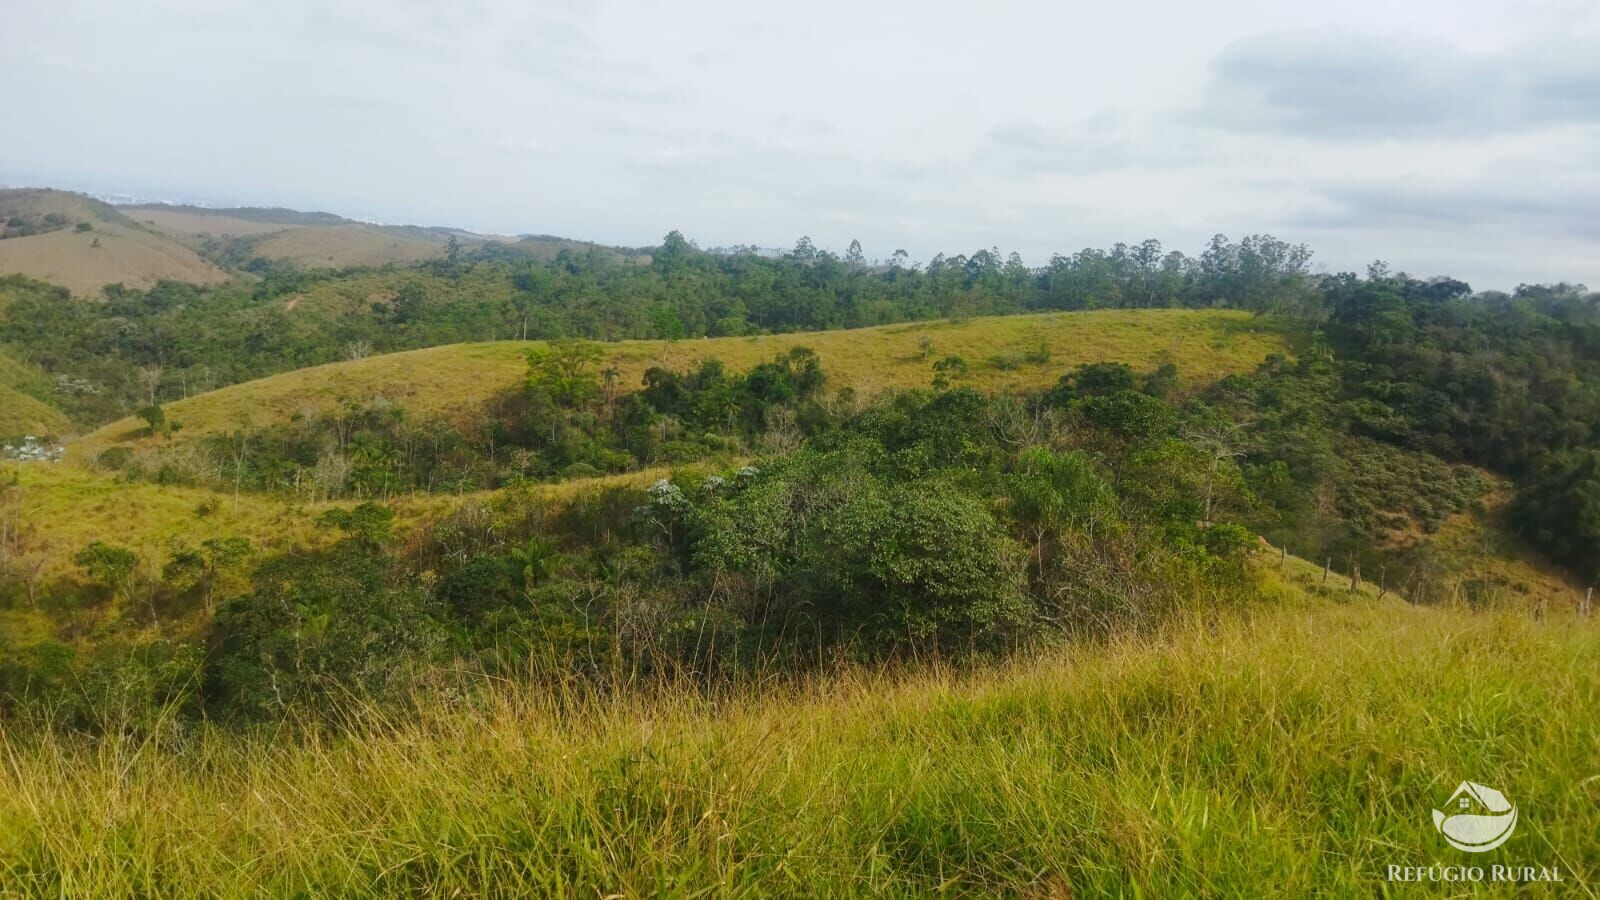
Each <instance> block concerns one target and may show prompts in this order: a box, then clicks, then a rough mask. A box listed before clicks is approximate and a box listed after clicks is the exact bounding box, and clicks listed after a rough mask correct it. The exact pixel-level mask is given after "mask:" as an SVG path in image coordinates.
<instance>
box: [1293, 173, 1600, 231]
mask: <svg viewBox="0 0 1600 900" xmlns="http://www.w3.org/2000/svg"><path fill="white" fill-rule="evenodd" d="M1320 196H1321V200H1322V204H1323V205H1322V208H1320V209H1316V210H1310V211H1306V212H1303V213H1301V214H1300V215H1299V216H1298V217H1296V219H1295V224H1296V225H1299V226H1302V227H1306V228H1316V229H1323V228H1342V229H1351V228H1368V229H1371V228H1427V229H1437V230H1475V229H1480V228H1492V229H1499V230H1502V231H1507V232H1509V231H1515V232H1517V233H1518V234H1520V235H1525V236H1529V235H1537V234H1540V233H1547V234H1557V235H1565V236H1567V237H1571V238H1577V239H1580V240H1588V241H1595V240H1600V220H1597V219H1596V218H1595V214H1594V211H1595V210H1597V209H1600V191H1595V190H1591V189H1577V190H1560V191H1555V190H1551V191H1538V192H1531V191H1528V190H1526V189H1519V188H1516V187H1512V186H1510V185H1505V184H1493V183H1478V184H1470V185H1434V184H1421V185H1418V184H1412V183H1393V184H1386V185H1345V186H1338V187H1332V188H1328V189H1325V190H1323V191H1321V192H1320Z"/></svg>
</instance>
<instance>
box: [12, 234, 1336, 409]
mask: <svg viewBox="0 0 1600 900" xmlns="http://www.w3.org/2000/svg"><path fill="white" fill-rule="evenodd" d="M1309 260H1310V252H1309V251H1308V250H1306V249H1305V248H1304V247H1303V246H1299V245H1290V244H1286V243H1284V242H1282V241H1279V240H1277V239H1275V238H1272V237H1267V236H1254V237H1249V238H1245V239H1244V240H1242V241H1239V242H1238V243H1231V242H1229V241H1227V240H1225V239H1224V238H1222V237H1220V236H1219V237H1217V238H1216V239H1214V240H1213V241H1212V242H1211V244H1210V245H1209V246H1208V247H1207V248H1206V249H1205V251H1204V252H1203V253H1202V254H1200V255H1199V256H1198V257H1189V256H1186V255H1184V254H1182V253H1178V252H1166V251H1164V250H1163V249H1162V247H1161V245H1160V244H1159V243H1158V242H1155V241H1145V242H1144V243H1142V244H1139V245H1137V246H1132V247H1130V246H1127V245H1123V244H1118V245H1116V246H1114V247H1112V248H1111V249H1109V250H1083V251H1080V252H1078V253H1076V254H1073V255H1071V256H1056V257H1054V258H1052V259H1051V260H1050V262H1049V264H1048V265H1046V266H1044V267H1042V268H1029V267H1028V266H1025V265H1024V264H1023V263H1022V260H1021V258H1020V257H1019V256H1018V255H1017V254H1015V253H1012V254H1002V253H1001V252H1000V251H999V250H995V249H990V250H979V251H976V252H974V253H972V254H970V255H962V254H956V255H953V256H945V255H943V254H941V255H939V256H936V257H934V258H933V259H932V260H931V261H929V262H928V263H927V264H926V265H916V264H913V263H911V262H910V261H909V259H908V258H907V257H906V256H905V255H904V254H903V253H897V254H896V255H894V256H893V257H891V258H890V259H889V260H888V261H887V262H869V261H868V260H867V259H866V258H865V257H864V256H863V255H862V253H861V252H860V250H859V248H858V247H855V246H854V245H853V246H852V250H851V251H850V252H848V253H846V254H845V255H844V256H838V255H835V254H832V253H829V252H826V251H823V250H819V249H817V248H816V247H814V246H813V245H812V244H811V242H810V241H809V240H806V239H802V240H801V241H800V242H799V243H798V244H797V245H796V246H795V248H794V249H793V250H792V251H790V252H788V253H784V254H779V255H767V254H761V253H757V252H754V251H749V250H742V251H738V252H719V253H709V252H703V251H700V250H698V249H696V248H695V247H694V246H693V245H692V244H691V243H690V242H688V241H687V240H685V239H684V238H683V237H682V236H681V235H679V234H677V233H676V232H674V233H672V234H669V235H668V236H667V237H666V239H665V240H664V242H663V244H662V246H661V247H659V248H657V249H656V250H655V251H654V252H653V255H652V257H651V260H650V262H649V264H648V265H641V264H638V263H636V262H634V261H632V260H631V259H628V258H624V257H619V256H617V255H616V254H615V253H613V252H610V251H606V250H604V249H601V248H592V249H589V250H584V251H579V250H572V249H568V250H563V251H562V252H561V253H560V254H559V255H558V256H557V257H556V258H555V259H553V260H551V261H548V262H541V261H537V260H531V259H528V258H526V257H525V256H520V255H503V254H501V253H500V252H499V251H497V250H496V249H495V248H494V247H493V246H492V245H491V246H489V247H486V248H483V249H480V250H475V251H472V252H465V251H462V252H458V253H456V254H453V255H452V256H450V257H448V258H446V259H443V260H439V261H436V262H430V263H425V264H422V265H419V266H416V267H410V268H388V269H382V270H348V271H342V272H335V271H314V272H307V271H300V270H297V269H295V268H294V267H292V266H289V265H286V264H282V263H268V262H266V261H264V260H262V261H259V263H258V264H254V265H252V266H251V267H250V268H251V270H252V271H253V272H254V275H255V279H254V280H253V281H250V282H244V281H239V282H233V283H230V284H225V285H220V286H216V287H209V288H202V287H196V286H193V285H187V284H180V283H163V284H159V285H157V286H155V287H153V288H151V289H150V290H147V291H135V290H127V289H124V288H121V287H119V286H112V287H110V288H109V289H108V290H107V291H106V295H105V297H104V298H103V299H99V300H85V299H74V298H72V297H70V296H69V295H68V294H67V292H66V291H64V290H62V289H59V288H54V287H51V286H48V285H44V284H41V283H39V282H31V281H28V280H26V279H23V278H21V277H17V276H12V277H9V278H3V279H0V310H3V312H0V346H3V347H5V348H6V349H7V350H8V351H9V352H11V353H12V354H13V355H15V356H16V357H17V358H20V359H23V360H25V361H27V362H29V363H31V364H33V365H35V366H38V367H40V368H42V369H43V370H44V371H46V372H47V373H49V375H50V376H51V378H52V379H54V380H55V382H56V384H57V388H58V390H57V393H56V396H55V398H54V399H55V403H56V405H57V406H58V407H60V408H61V409H63V410H64V411H66V412H67V413H68V414H69V415H71V416H72V417H73V419H74V420H75V421H77V422H79V423H81V424H84V425H95V424H100V423H103V422H106V421H109V420H111V419H115V418H119V417H122V416H125V415H129V414H132V413H133V412H135V411H137V410H139V409H142V408H144V407H147V406H151V405H155V404H158V403H161V402H165V401H170V400H173V399H177V398H180V397H184V396H188V395H189V394H192V393H198V392H201V391H205V390H210V389H213V388H216V387H221V386H223V385H227V384H233V383H236V382H239V381H244V380H248V379H251V378H256V377H260V376H264V375H269V374H273V373H277V372H283V371H288V370H291V369H295V368H302V367H305V366H310V365H317V364H321V363H327V362H332V361H337V360H340V359H348V358H355V357H360V356H365V355H367V354H371V353H383V352H391V351H396V350H406V349H415V348H419V347H427V346H435V345H439V344H448V343H456V342H461V341H483V340H496V339H576V338H582V339H591V340H621V339H629V338H659V339H677V338H690V337H701V336H725V335H744V334H760V333H774V332H793V331H811V330H826V329H837V328H856V327H862V326H868V325H881V324H888V323H892V322H902V321H912V320H921V319H933V318H942V317H965V316H976V315H1004V314H1012V313H1021V312H1029V311H1040V310H1071V309H1097V308H1106V307H1166V306H1190V307H1194V306H1228V307H1235V308H1241V309H1250V310H1257V311H1261V312H1277V313H1307V314H1310V313H1313V312H1314V310H1315V300H1316V296H1317V295H1316V290H1315V287H1316V286H1315V282H1314V281H1313V280H1312V279H1311V277H1310V276H1309V275H1308V269H1307V266H1308V264H1309Z"/></svg>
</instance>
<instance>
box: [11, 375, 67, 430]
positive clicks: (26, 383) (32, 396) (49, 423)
mask: <svg viewBox="0 0 1600 900" xmlns="http://www.w3.org/2000/svg"><path fill="white" fill-rule="evenodd" d="M50 388H51V384H50V379H49V377H48V376H46V375H45V374H44V373H43V372H41V371H39V370H38V369H36V368H33V367H32V366H25V365H23V364H22V363H19V362H17V361H16V360H14V359H11V358H10V357H8V356H5V355H4V354H0V439H3V438H6V437H19V436H21V435H24V434H35V435H46V434H49V435H58V434H64V433H66V432H67V431H68V430H69V429H70V427H71V425H70V423H69V422H68V421H67V417H66V416H65V415H63V414H62V413H61V411H60V410H58V409H56V408H55V407H53V406H51V405H50V404H48V403H46V402H44V400H42V399H41V398H42V397H48V396H49V395H50V393H49V392H50Z"/></svg>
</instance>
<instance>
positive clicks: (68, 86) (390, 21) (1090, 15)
mask: <svg viewBox="0 0 1600 900" xmlns="http://www.w3.org/2000/svg"><path fill="white" fill-rule="evenodd" d="M0 19H3V21H4V30H5V32H6V33H7V40H6V47H7V51H6V53H4V54H0V85H4V88H3V89H0V123H4V127H3V128H0V183H5V184H31V185H49V186H55V187H64V188H69V189H76V190H86V191H91V192H97V193H114V194H127V195H135V196H141V197H150V198H159V199H170V200H177V201H188V202H202V203H207V204H210V205H272V206H288V207H293V208H298V209H322V210H327V211H332V212H337V213H341V214H343V215H348V216H352V217H357V218H365V219H371V220H375V221H383V222H391V223H417V224H430V225H451V226H456V227H463V228H470V229H472V230H476V231H484V232H491V233H503V234H519V233H541V234H557V235H562V236H566V237H574V238H583V239H590V240H597V241H601V242H604V243H613V244H623V245H634V246H637V245H647V244H654V243H657V242H659V241H660V239H661V237H662V235H664V234H665V233H666V232H667V231H669V230H671V229H674V228H676V229H679V230H681V231H682V232H683V233H684V234H686V235H687V236H689V237H690V238H691V239H694V240H695V241H696V242H697V243H699V244H700V245H701V246H705V247H714V246H727V245H733V244H756V245H759V246H765V247H788V246H792V245H793V244H794V242H795V240H796V239H797V238H799V237H800V236H801V235H807V236H810V237H811V238H812V239H813V240H814V241H815V242H816V243H817V244H818V245H819V246H822V247H828V248H832V249H834V250H836V251H842V250H843V249H844V248H845V246H846V245H847V244H848V243H849V242H850V241H851V240H852V239H859V240H860V241H861V244H862V246H863V248H864V250H865V252H866V254H867V256H868V257H869V258H887V257H888V256H889V255H890V254H891V253H892V252H893V251H894V250H896V249H905V250H907V251H909V252H910V254H911V255H912V256H913V257H914V258H918V259H927V258H929V257H931V256H932V255H933V254H934V253H937V252H941V251H943V252H948V253H954V252H964V253H970V252H972V251H973V250H975V249H980V248H988V247H998V248H1000V249H1001V250H1002V251H1011V250H1016V251H1018V252H1020V253H1021V254H1022V256H1023V258H1024V259H1025V260H1027V261H1028V262H1029V263H1031V264H1043V263H1044V262H1046V261H1047V260H1048V259H1049V257H1050V255H1051V254H1052V253H1055V252H1063V253H1070V252H1073V251H1075V250H1078V249H1081V248H1083V247H1087V246H1094V247H1106V246H1109V245H1111V244H1113V243H1115V242H1117V241H1126V242H1129V243H1133V242H1137V241H1140V240H1143V239H1145V238H1150V237H1154V238H1156V239H1159V240H1160V241H1162V243H1163V244H1164V245H1165V246H1166V247H1167V248H1169V249H1178V250H1183V251H1184V252H1186V253H1198V252H1199V251H1200V250H1201V249H1202V248H1203V245H1204V243H1205V241H1206V240H1207V239H1209V237H1210V236H1211V235H1213V234H1216V233H1222V234H1226V235H1229V236H1231V237H1234V238H1238V237H1241V236H1243V235H1245V234H1252V233H1270V234H1274V235H1276V236H1278V237H1280V238H1283V239H1285V240H1289V241H1294V242H1303V243H1306V244H1308V245H1310V246H1311V248H1312V249H1313V250H1314V251H1315V252H1316V256H1315V258H1314V261H1315V263H1316V264H1317V265H1318V266H1319V267H1322V268H1325V269H1327V270H1328V271H1361V270H1364V268H1365V266H1366V264H1367V263H1368V262H1370V261H1372V260H1374V259H1383V260H1385V261H1387V262H1388V263H1389V264H1390V265H1391V267H1392V268H1394V269H1396V270H1401V271H1406V272H1409V273H1411V274H1413V275H1417V276H1431V275H1437V274H1450V275H1453V276H1456V277H1460V278H1463V279H1465V280H1467V281H1469V282H1471V283H1472V284H1473V285H1474V287H1477V288H1480V289H1485V288H1498V289H1510V288H1512V287H1515V286H1516V285H1517V284H1519V283H1523V282H1528V283H1533V282H1553V281H1562V280H1564V281H1571V282H1583V283H1586V284H1588V285H1590V286H1591V287H1594V288H1600V0H1522V2H1515V3H1509V2H1479V0H1454V2H1418V0H1413V2H1396V0H1381V2H1379V0H1339V2H1327V3H1323V2H1295V3H1285V2H1282V0H1270V2H1266V0H1263V2H1254V0H1251V2H1226V3H1223V2H1206V3H1195V2H1193V0H1145V2H1143V3H1140V4H1136V5H1135V4H1118V3H1106V2H1097V3H1092V4H1091V3H1078V2H1033V3H1018V2H1009V0H990V2H987V3H962V4H954V3H946V2H942V0H922V2H916V3H909V2H907V3H900V2H862V0H853V2H836V0H814V2H809V3H793V4H766V3H750V2H747V0H746V2H723V0H675V2H659V3H658V2H629V3H580V2H575V0H550V2H541V0H450V2H438V0H429V2H419V0H388V2H380V0H273V2H265V0H251V2H241V0H136V2H127V0H0Z"/></svg>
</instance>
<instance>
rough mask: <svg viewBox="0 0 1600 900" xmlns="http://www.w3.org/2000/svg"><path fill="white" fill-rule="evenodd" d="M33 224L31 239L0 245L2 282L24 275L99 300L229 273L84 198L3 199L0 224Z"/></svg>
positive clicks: (26, 192) (47, 194)
mask: <svg viewBox="0 0 1600 900" xmlns="http://www.w3.org/2000/svg"><path fill="white" fill-rule="evenodd" d="M12 220H19V221H22V222H24V223H36V224H34V225H33V227H30V228H28V229H27V230H28V231H30V232H34V233H28V234H23V235H19V236H16V237H8V238H5V239H3V240H0V275H9V274H21V275H26V276H28V277H30V278H37V279H38V280H40V281H47V282H50V283H52V284H57V285H60V286H62V287H65V288H68V289H69V290H71V291H72V292H73V293H74V294H79V295H82V296H91V297H92V296H97V295H98V294H99V293H100V291H101V289H103V288H104V287H105V286H106V285H108V284H123V285H126V286H128V287H132V288H147V287H150V286H152V285H154V284H155V283H156V282H157V281H162V280H172V281H187V282H190V283H193V284H216V283H218V282H221V281H225V280H227V279H228V278H229V277H230V276H229V273H228V272H226V271H225V270H223V269H222V268H220V267H218V266H216V265H214V264H212V263H210V262H207V261H206V260H205V259H203V258H201V256H200V255H199V254H198V253H196V252H195V251H194V250H193V249H192V248H190V247H187V246H184V245H183V244H182V243H180V242H178V241H176V240H173V239H172V238H171V237H169V236H167V235H164V234H162V233H160V232H157V231H155V230H152V229H150V228H148V227H146V226H143V225H140V224H139V223H137V222H135V221H134V220H133V219H130V218H129V217H127V216H125V215H123V214H122V213H121V212H118V211H117V209H116V208H115V207H112V206H110V205H108V204H105V203H101V202H100V201H98V200H94V199H92V198H89V197H85V196H83V195H81V194H73V193H68V192H65V191H55V190H43V189H38V190H36V189H20V190H4V191H0V221H12Z"/></svg>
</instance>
